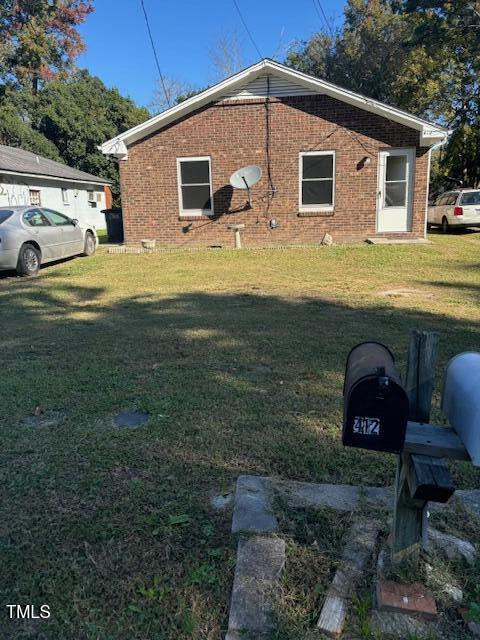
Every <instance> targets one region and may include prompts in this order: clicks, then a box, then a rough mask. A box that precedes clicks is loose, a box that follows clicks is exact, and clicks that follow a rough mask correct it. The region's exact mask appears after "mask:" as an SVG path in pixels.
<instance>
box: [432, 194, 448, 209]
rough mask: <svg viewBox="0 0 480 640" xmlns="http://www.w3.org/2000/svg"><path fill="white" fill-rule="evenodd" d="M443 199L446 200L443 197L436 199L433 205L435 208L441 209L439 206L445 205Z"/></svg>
mask: <svg viewBox="0 0 480 640" xmlns="http://www.w3.org/2000/svg"><path fill="white" fill-rule="evenodd" d="M445 199H446V198H445V195H443V196H440V197H439V198H438V200H437V202H436V203H435V206H437V207H441V206H443V205H444V204H445Z"/></svg>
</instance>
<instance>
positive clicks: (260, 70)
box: [99, 59, 449, 159]
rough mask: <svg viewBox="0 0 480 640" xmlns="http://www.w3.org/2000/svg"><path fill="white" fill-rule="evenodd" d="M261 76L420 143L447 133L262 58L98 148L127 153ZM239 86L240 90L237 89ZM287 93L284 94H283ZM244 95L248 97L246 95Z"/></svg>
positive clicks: (426, 143) (120, 154)
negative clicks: (361, 113)
mask: <svg viewBox="0 0 480 640" xmlns="http://www.w3.org/2000/svg"><path fill="white" fill-rule="evenodd" d="M262 76H270V77H275V78H276V79H277V78H278V79H280V80H283V81H287V82H290V83H294V85H295V87H296V93H295V95H298V87H299V86H300V87H302V88H303V89H304V93H305V94H306V95H311V94H312V93H313V94H324V95H328V96H330V97H332V98H336V99H337V100H341V101H342V102H346V103H348V104H351V105H353V106H355V107H358V108H360V109H363V110H365V111H369V112H371V113H375V114H377V115H380V116H382V117H384V118H387V119H389V120H392V121H394V122H398V123H400V124H403V125H405V126H407V127H410V128H412V129H416V130H417V131H419V132H420V144H421V145H422V146H430V145H433V144H435V143H436V142H442V141H443V140H445V139H446V138H447V136H448V133H449V132H448V129H446V128H445V127H441V126H440V125H436V124H432V123H431V122H428V121H427V120H424V119H423V118H418V117H417V116H413V115H411V114H409V113H407V112H406V111H402V110H401V109H397V108H396V107H391V106H389V105H387V104H384V103H383V102H379V101H378V100H373V99H371V98H367V97H366V96H362V95H361V94H359V93H355V92H353V91H349V90H347V89H343V88H342V87H338V86H337V85H334V84H332V83H331V82H327V81H325V80H319V79H318V78H314V77H313V76H309V75H307V74H306V73H302V72H301V71H297V70H295V69H291V68H290V67H287V66H285V65H283V64H280V63H278V62H274V61H273V60H269V59H264V60H261V61H260V62H257V63H256V64H253V65H252V66H250V67H248V68H247V69H244V70H243V71H240V72H239V73H236V74H235V75H233V76H231V77H230V78H227V79H226V80H222V82H219V83H218V84H216V85H214V86H213V87H210V88H209V89H206V90H205V91H202V92H201V93H199V94H197V95H195V96H193V97H191V98H189V99H188V100H185V101H184V102H181V103H180V104H178V105H175V106H173V107H171V108H170V109H167V110H166V111H163V112H162V113H159V114H158V115H156V116H154V117H153V118H150V119H149V120H147V121H146V122H143V123H142V124H139V125H137V126H136V127H132V128H131V129H129V130H128V131H125V132H124V133H122V134H120V135H119V136H116V137H115V138H112V139H111V140H107V142H104V143H103V144H102V145H100V147H99V149H100V150H101V151H102V153H104V154H105V155H112V156H115V157H116V158H119V159H121V158H126V157H127V156H128V150H127V147H128V145H130V144H132V143H133V142H136V141H137V140H140V139H141V138H144V137H145V136H147V135H149V134H151V133H153V132H154V131H157V130H158V129H161V128H162V127H165V126H167V125H169V124H171V123H172V122H175V120H178V119H179V118H182V117H183V116H185V115H187V114H188V113H190V112H191V111H194V110H195V109H198V108H200V107H202V106H204V105H206V104H208V103H210V102H213V101H218V100H221V99H222V98H226V99H231V98H232V97H233V96H235V95H237V96H240V95H241V92H242V89H243V90H244V88H245V85H246V84H247V83H250V82H253V81H255V80H256V79H257V78H260V77H262ZM239 90H240V93H237V92H238V91H239ZM283 95H287V94H285V93H284V94H283ZM246 97H252V96H251V95H250V96H246Z"/></svg>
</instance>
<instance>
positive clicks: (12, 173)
mask: <svg viewBox="0 0 480 640" xmlns="http://www.w3.org/2000/svg"><path fill="white" fill-rule="evenodd" d="M0 175H7V176H22V177H24V178H39V179H40V180H60V182H78V183H79V184H99V185H101V186H102V187H103V186H105V185H106V186H107V187H108V186H109V185H111V184H112V183H111V182H110V181H109V180H104V181H100V180H98V181H96V182H95V181H93V180H80V178H58V177H57V176H47V175H44V174H43V173H22V172H21V171H8V170H7V169H0Z"/></svg>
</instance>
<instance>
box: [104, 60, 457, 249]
mask: <svg viewBox="0 0 480 640" xmlns="http://www.w3.org/2000/svg"><path fill="white" fill-rule="evenodd" d="M447 136H448V131H447V129H445V128H443V127H441V126H438V125H434V124H431V123H429V122H427V121H425V120H423V119H421V118H417V117H416V116H412V115H410V114H408V113H405V112H403V111H400V110H399V109H396V108H394V107H390V106H388V105H386V104H383V103H380V102H378V101H376V100H371V99H369V98H366V97H364V96H361V95H359V94H356V93H353V92H352V91H347V90H345V89H342V88H341V87H338V86H335V85H333V84H331V83H329V82H325V81H323V80H318V79H317V78H313V77H311V76H308V75H305V74H304V73H300V72H298V71H295V70H293V69H291V68H289V67H286V66H284V65H282V64H278V63H276V62H273V61H271V60H262V61H261V62H259V63H257V64H254V65H253V66H251V67H249V68H248V69H246V70H244V71H242V72H240V73H237V74H236V75H234V76H232V77H231V78H228V79H227V80H224V81H223V82H220V83H219V84H217V85H215V86H213V87H211V88H210V89H207V90H206V91H203V92H202V93H200V94H198V95H196V96H194V97H192V98H189V99H188V100H185V101H184V102H182V103H180V104H178V105H176V106H174V107H172V108H171V109H168V110H167V111H165V112H163V113H161V114H159V115H157V116H155V117H153V118H151V119H150V120H147V121H146V122H144V123H143V124H140V125H138V126H136V127H133V128H132V129H130V130H128V131H126V132H125V133H123V134H121V135H119V136H117V137H116V138H114V139H112V140H109V141H108V142H105V143H104V144H103V145H101V147H100V149H101V150H102V152H103V153H104V154H106V155H110V156H113V157H114V158H116V159H118V160H119V165H120V178H121V189H122V207H123V220H124V229H125V239H126V242H127V243H135V242H138V241H139V240H141V239H143V238H147V239H154V238H155V239H156V240H157V241H158V242H160V243H162V244H165V245H189V244H199V245H218V244H222V245H226V246H232V244H233V234H232V231H231V230H230V229H229V228H228V226H229V225H231V224H239V223H240V224H244V225H245V228H244V230H243V231H242V232H241V233H242V240H243V242H244V244H245V245H246V246H254V245H257V246H258V245H267V244H286V243H316V242H320V241H321V240H322V238H323V236H324V234H325V232H329V233H330V234H331V235H332V236H333V239H334V240H335V241H338V242H342V241H349V240H364V239H365V238H367V237H370V236H383V237H385V236H386V237H392V238H423V237H424V235H425V227H426V209H427V193H428V181H429V171H430V168H429V165H430V153H429V151H430V148H431V147H432V146H433V145H435V144H437V143H441V142H443V141H445V140H446V138H447ZM252 164H253V165H258V166H260V168H261V170H262V178H261V180H260V182H258V184H256V185H255V187H253V189H252V194H251V195H252V204H253V206H252V208H249V207H248V205H247V204H246V202H247V195H246V192H245V191H240V190H234V189H232V187H231V186H230V182H229V179H230V176H231V174H232V173H233V172H234V171H235V170H237V169H239V168H240V167H243V166H245V165H252Z"/></svg>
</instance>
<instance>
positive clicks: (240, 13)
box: [233, 0, 263, 59]
mask: <svg viewBox="0 0 480 640" xmlns="http://www.w3.org/2000/svg"><path fill="white" fill-rule="evenodd" d="M233 4H234V5H235V9H236V10H237V13H238V15H239V16H240V20H241V21H242V24H243V26H244V27H245V31H246V32H247V34H248V37H249V38H250V41H251V43H252V44H253V46H254V48H255V50H256V52H257V53H258V57H259V58H260V59H262V58H263V56H262V54H261V52H260V49H259V48H258V47H257V43H256V42H255V40H254V38H253V36H252V34H251V32H250V29H249V28H248V26H247V23H246V22H245V20H244V18H243V16H242V12H241V11H240V7H239V6H238V3H237V0H233Z"/></svg>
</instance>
